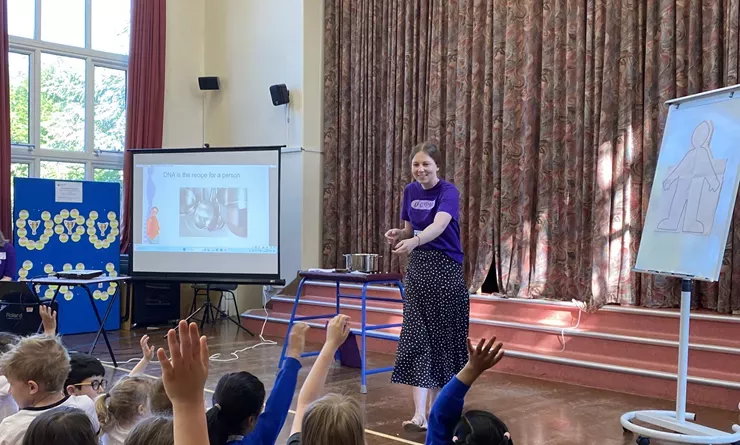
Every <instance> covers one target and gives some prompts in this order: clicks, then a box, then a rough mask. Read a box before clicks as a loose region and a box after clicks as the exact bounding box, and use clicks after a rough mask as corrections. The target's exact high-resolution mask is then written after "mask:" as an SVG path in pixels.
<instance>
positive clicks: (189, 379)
mask: <svg viewBox="0 0 740 445" xmlns="http://www.w3.org/2000/svg"><path fill="white" fill-rule="evenodd" d="M179 331H180V341H179V342H178V341H177V336H176V333H175V330H174V329H170V331H169V332H168V333H167V345H168V348H169V350H170V357H171V358H170V359H169V360H168V359H167V354H166V353H165V351H164V349H162V348H159V350H158V351H157V358H158V359H159V364H160V366H161V367H162V381H163V382H164V389H165V391H167V396H169V398H170V400H171V401H172V410H173V422H174V435H175V445H204V444H207V443H208V428H207V427H206V410H205V406H204V404H203V389H204V388H205V384H206V379H207V378H208V357H209V354H208V343H207V342H206V337H205V336H203V337H201V336H200V333H199V332H198V325H196V324H195V323H190V326H188V324H187V323H186V322H185V321H184V320H181V321H180V324H179Z"/></svg>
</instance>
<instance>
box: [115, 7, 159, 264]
mask: <svg viewBox="0 0 740 445" xmlns="http://www.w3.org/2000/svg"><path fill="white" fill-rule="evenodd" d="M166 18H167V16H166V0H132V3H131V49H130V51H129V71H128V97H127V100H126V142H125V153H124V161H123V212H124V215H123V227H122V231H121V251H122V252H127V250H128V246H129V244H130V243H131V242H132V239H131V228H130V225H129V221H130V220H131V216H130V215H128V213H129V210H130V208H131V199H132V198H131V194H130V188H131V180H132V176H133V165H132V158H133V154H132V152H131V150H133V149H137V148H161V147H162V132H163V125H164V80H165V77H164V76H165V31H166Z"/></svg>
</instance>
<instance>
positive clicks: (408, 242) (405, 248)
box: [393, 236, 420, 255]
mask: <svg viewBox="0 0 740 445" xmlns="http://www.w3.org/2000/svg"><path fill="white" fill-rule="evenodd" d="M419 245H420V240H419V237H418V236H415V237H413V238H409V239H405V240H403V241H401V242H400V243H398V244H397V245H396V248H395V249H394V250H393V253H395V254H397V255H408V254H410V253H411V251H412V250H414V249H416V248H417V247H419Z"/></svg>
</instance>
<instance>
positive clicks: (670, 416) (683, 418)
mask: <svg viewBox="0 0 740 445" xmlns="http://www.w3.org/2000/svg"><path fill="white" fill-rule="evenodd" d="M666 275H671V276H675V274H666ZM692 289H693V281H692V279H691V278H682V279H681V324H680V328H679V329H680V330H679V340H678V385H677V386H678V388H677V395H676V411H659V410H645V411H632V412H628V413H625V414H623V415H622V418H621V423H622V427H623V428H624V429H625V431H632V432H634V433H637V434H639V436H638V438H637V444H638V445H649V444H650V438H653V439H661V440H669V441H673V442H679V443H691V444H712V445H717V444H734V443H736V442H740V426H738V425H732V430H733V431H734V432H733V433H726V432H724V431H720V430H715V429H713V428H709V427H706V426H703V425H699V424H697V423H693V421H694V420H696V415H695V414H693V413H687V412H686V381H687V377H688V367H689V325H690V312H691V291H692ZM633 420H638V421H640V422H643V423H647V424H649V425H654V426H657V427H660V428H661V430H656V429H651V428H647V427H643V426H640V425H636V424H634V423H632V421H633ZM664 430H668V431H664Z"/></svg>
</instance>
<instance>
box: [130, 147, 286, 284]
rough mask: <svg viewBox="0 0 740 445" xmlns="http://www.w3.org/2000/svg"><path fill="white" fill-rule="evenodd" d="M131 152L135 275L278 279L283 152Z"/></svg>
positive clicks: (182, 278) (185, 278) (198, 279)
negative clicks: (281, 160)
mask: <svg viewBox="0 0 740 445" xmlns="http://www.w3.org/2000/svg"><path fill="white" fill-rule="evenodd" d="M132 152H133V166H134V169H133V180H132V183H131V187H132V190H131V193H132V195H131V196H132V198H133V199H132V200H131V206H132V207H131V212H130V215H131V222H130V223H131V229H132V230H131V237H132V249H131V260H130V261H131V274H132V275H139V276H142V275H146V276H152V277H163V278H172V279H176V280H180V281H185V282H205V281H230V282H237V283H238V282H245V283H246V282H260V283H265V284H270V283H273V282H277V281H279V278H280V270H279V264H280V260H279V233H278V228H279V227H280V222H279V210H278V209H279V206H280V203H279V196H280V189H279V188H280V147H259V148H255V147H250V148H225V149H224V148H197V149H195V148H193V149H162V150H134V151H132ZM191 280H192V281H191Z"/></svg>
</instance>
